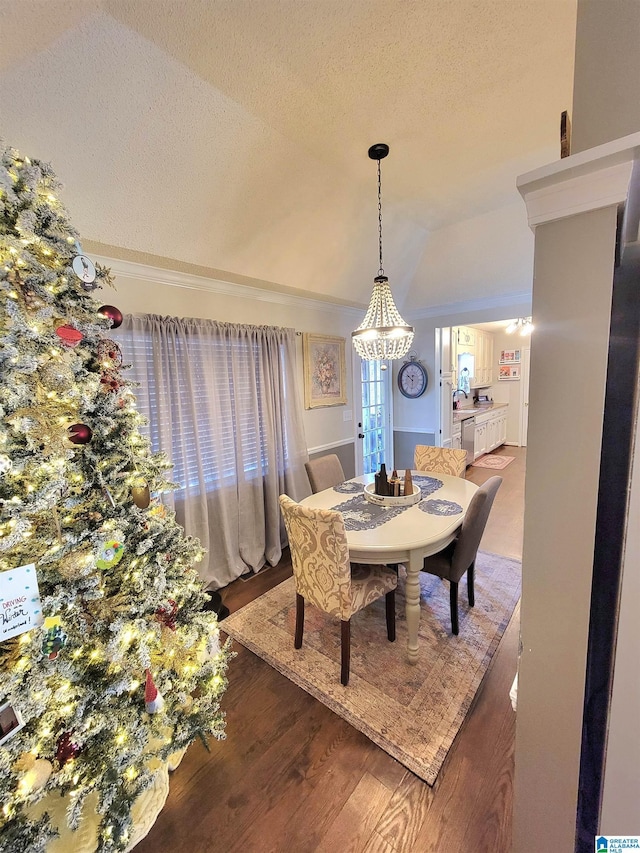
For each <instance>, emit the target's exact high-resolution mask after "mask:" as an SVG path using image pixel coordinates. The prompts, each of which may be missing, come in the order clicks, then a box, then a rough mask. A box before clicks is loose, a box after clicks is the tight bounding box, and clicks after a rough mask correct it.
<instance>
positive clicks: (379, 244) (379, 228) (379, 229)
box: [378, 160, 384, 275]
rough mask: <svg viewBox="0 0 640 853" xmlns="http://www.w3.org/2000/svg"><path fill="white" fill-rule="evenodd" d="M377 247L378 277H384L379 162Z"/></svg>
mask: <svg viewBox="0 0 640 853" xmlns="http://www.w3.org/2000/svg"><path fill="white" fill-rule="evenodd" d="M378 246H379V250H380V268H379V269H378V275H384V269H383V268H382V181H381V177H380V160H378Z"/></svg>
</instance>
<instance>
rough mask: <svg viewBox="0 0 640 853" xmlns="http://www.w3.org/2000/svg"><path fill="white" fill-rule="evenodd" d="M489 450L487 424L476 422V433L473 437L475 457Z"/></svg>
mask: <svg viewBox="0 0 640 853" xmlns="http://www.w3.org/2000/svg"><path fill="white" fill-rule="evenodd" d="M486 452H487V425H486V424H476V429H475V434H474V437H473V458H474V459H477V458H478V456H482V454H483V453H486Z"/></svg>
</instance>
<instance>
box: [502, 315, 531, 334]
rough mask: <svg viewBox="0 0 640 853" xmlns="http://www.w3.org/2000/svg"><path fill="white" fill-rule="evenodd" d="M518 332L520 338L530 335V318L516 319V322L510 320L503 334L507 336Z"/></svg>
mask: <svg viewBox="0 0 640 853" xmlns="http://www.w3.org/2000/svg"><path fill="white" fill-rule="evenodd" d="M518 331H519V332H520V334H521V335H522V336H524V335H530V334H531V332H533V322H532V320H531V317H518V319H517V320H512V321H511V322H510V323H509V325H508V326H507V328H506V329H505V332H506V333H507V334H508V335H511V334H513V332H518Z"/></svg>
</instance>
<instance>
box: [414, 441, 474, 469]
mask: <svg viewBox="0 0 640 853" xmlns="http://www.w3.org/2000/svg"><path fill="white" fill-rule="evenodd" d="M413 467H414V468H415V470H416V471H429V472H430V473H433V474H451V476H453V477H464V474H465V471H466V470H467V451H466V450H454V449H453V448H451V447H429V446H428V445H426V444H416V449H415V451H414V456H413Z"/></svg>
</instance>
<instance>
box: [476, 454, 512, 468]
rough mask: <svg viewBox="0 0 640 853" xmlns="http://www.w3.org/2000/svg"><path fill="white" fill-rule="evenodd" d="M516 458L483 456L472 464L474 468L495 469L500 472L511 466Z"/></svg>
mask: <svg viewBox="0 0 640 853" xmlns="http://www.w3.org/2000/svg"><path fill="white" fill-rule="evenodd" d="M515 458H516V457H515V456H493V455H491V456H481V457H480V459H476V461H475V462H473V463H472V464H473V467H474V468H494V469H495V470H496V471H499V470H501V469H502V468H506V467H507V465H510V464H511V463H512V462H513V460H514V459H515Z"/></svg>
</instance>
